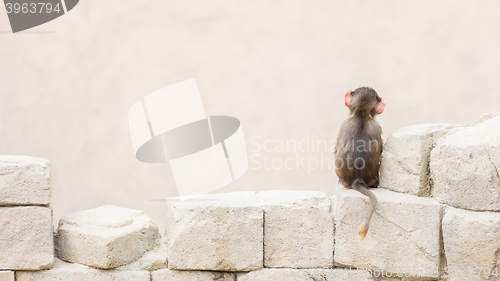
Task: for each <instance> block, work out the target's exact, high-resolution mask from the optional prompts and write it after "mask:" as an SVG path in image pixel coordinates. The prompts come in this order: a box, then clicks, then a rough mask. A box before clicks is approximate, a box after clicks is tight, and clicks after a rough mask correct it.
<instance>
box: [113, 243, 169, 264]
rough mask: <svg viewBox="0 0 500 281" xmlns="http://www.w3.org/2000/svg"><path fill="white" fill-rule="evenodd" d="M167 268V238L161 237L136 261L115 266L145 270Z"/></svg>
mask: <svg viewBox="0 0 500 281" xmlns="http://www.w3.org/2000/svg"><path fill="white" fill-rule="evenodd" d="M163 268H167V240H166V239H165V238H162V239H161V240H160V243H159V245H157V246H156V247H155V248H154V249H153V250H150V251H148V252H146V253H145V254H144V255H143V256H142V257H141V258H140V259H139V260H138V261H136V262H133V263H131V264H128V265H124V266H121V267H117V268H116V270H147V271H153V270H158V269H163Z"/></svg>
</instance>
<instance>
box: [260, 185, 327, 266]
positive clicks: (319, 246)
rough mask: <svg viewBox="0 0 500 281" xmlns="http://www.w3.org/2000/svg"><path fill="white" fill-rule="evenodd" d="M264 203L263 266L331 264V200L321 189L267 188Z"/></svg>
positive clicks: (262, 196)
mask: <svg viewBox="0 0 500 281" xmlns="http://www.w3.org/2000/svg"><path fill="white" fill-rule="evenodd" d="M258 197H259V199H260V201H261V203H262V206H263V207H264V267H289V268H324V267H332V266H333V219H332V216H331V215H330V207H331V202H330V199H329V198H328V196H327V195H326V194H325V193H324V192H318V191H293V190H286V191H285V190H269V191H263V192H260V193H259V194H258Z"/></svg>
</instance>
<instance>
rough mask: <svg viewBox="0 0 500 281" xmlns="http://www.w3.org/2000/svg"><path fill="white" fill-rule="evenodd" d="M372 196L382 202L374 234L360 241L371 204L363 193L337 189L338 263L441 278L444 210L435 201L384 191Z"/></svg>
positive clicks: (372, 229) (373, 225)
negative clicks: (360, 231) (363, 223)
mask: <svg viewBox="0 0 500 281" xmlns="http://www.w3.org/2000/svg"><path fill="white" fill-rule="evenodd" d="M372 191H373V193H375V195H376V196H377V199H378V202H379V203H378V204H377V206H376V209H375V212H374V214H373V217H372V220H371V222H370V228H369V231H368V235H367V236H366V238H365V239H364V240H363V241H360V238H359V236H358V227H359V225H360V223H361V221H362V217H363V216H364V215H365V214H366V211H367V210H368V205H369V200H368V198H367V197H365V196H364V195H362V194H361V193H359V192H357V191H354V190H348V189H345V188H343V187H342V186H340V185H338V186H337V187H336V190H335V193H336V200H337V208H336V213H335V225H336V228H335V252H334V260H335V262H336V263H338V264H343V265H347V266H350V267H353V268H358V267H361V268H365V269H371V270H375V269H378V270H385V271H390V272H391V273H393V274H397V273H405V272H407V271H412V272H413V271H421V272H422V274H421V275H422V276H423V277H433V276H437V271H438V269H439V265H440V264H439V262H440V242H439V237H440V224H441V215H442V206H441V205H440V204H439V203H437V202H435V201H434V200H433V199H430V198H423V197H416V196H410V195H406V194H402V193H397V192H392V191H389V190H385V189H380V188H378V189H372Z"/></svg>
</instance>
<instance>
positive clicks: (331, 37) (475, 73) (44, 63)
mask: <svg viewBox="0 0 500 281" xmlns="http://www.w3.org/2000/svg"><path fill="white" fill-rule="evenodd" d="M499 11H500V2H498V1H457V0H453V1H451V0H449V1H434V0H421V1H400V0H398V1H396V0H387V1H368V0H367V1H325V0H323V1H298V0H288V1H267V0H266V1H261V0H257V1H217V0H216V1H214V0H210V1H190V0H188V1H186V0H182V1H173V0H169V1H118V0H106V1H98V0H82V1H80V3H79V4H78V5H77V6H76V7H75V9H73V10H72V11H70V12H69V13H68V14H67V15H65V16H63V17H61V18H59V19H56V20H54V21H51V22H49V23H47V24H44V25H42V26H39V27H36V28H34V29H31V30H28V31H25V32H21V33H19V34H12V33H11V31H10V25H9V23H8V18H7V14H6V13H5V9H4V8H3V6H2V8H0V136H1V137H0V154H22V155H31V156H38V157H44V158H47V159H49V160H50V161H51V162H52V167H53V172H52V176H53V204H52V206H53V208H54V218H55V223H56V224H57V221H58V219H59V218H61V217H62V216H64V215H66V214H68V213H71V212H75V211H79V210H84V209H87V208H92V207H97V206H100V205H104V204H114V205H118V206H123V207H129V208H135V209H141V210H144V211H145V212H146V214H147V215H149V216H150V217H151V218H153V220H155V221H156V222H157V223H158V224H159V225H160V226H163V225H164V222H163V217H164V216H163V212H164V205H165V201H164V200H162V198H165V197H167V196H176V195H177V191H176V189H175V183H174V180H173V177H172V173H171V171H170V167H169V166H168V164H167V165H159V164H146V163H141V162H139V161H137V160H136V159H135V157H134V153H133V150H132V144H131V140H130V136H129V131H128V120H127V112H128V109H129V107H130V106H131V105H132V104H133V103H134V102H135V101H137V100H138V99H140V98H141V97H143V96H145V95H147V94H149V93H151V92H153V91H154V90H157V89H160V88H162V87H165V86H167V85H170V84H173V83H176V82H180V81H183V80H186V79H189V78H193V77H194V78H196V79H197V82H198V86H199V89H200V92H201V96H202V100H203V103H204V106H205V110H206V112H207V114H209V115H229V116H234V117H237V118H239V119H240V120H241V122H242V126H243V131H244V134H245V138H246V141H247V146H248V149H249V156H250V157H254V158H252V159H254V160H257V161H261V162H260V163H261V164H264V163H263V162H262V161H263V158H264V157H268V158H269V159H271V160H272V159H278V160H272V161H276V162H275V163H274V164H275V167H276V166H277V164H279V161H284V160H286V159H287V158H288V157H292V158H293V157H295V158H297V157H298V158H299V159H304V158H305V159H306V161H308V159H316V160H318V159H319V160H321V157H326V158H328V157H330V158H331V154H330V153H329V152H328V151H324V150H322V151H317V150H314V151H313V148H312V144H310V145H309V146H308V149H307V151H303V152H302V151H297V152H296V151H293V150H289V151H285V152H280V151H277V150H279V148H276V147H275V146H276V145H277V144H279V141H280V140H281V141H287V140H288V141H295V142H300V141H304V142H305V140H307V138H310V139H311V140H312V139H314V140H327V141H330V140H333V139H335V137H336V135H337V133H338V129H339V125H340V123H341V121H342V119H343V118H345V117H346V116H347V110H346V109H345V107H344V105H343V95H344V93H345V92H346V91H347V90H351V89H355V88H357V87H359V86H365V85H368V86H371V87H373V88H375V89H376V90H377V92H378V93H379V94H380V95H381V96H382V98H383V99H385V100H386V101H387V104H388V105H387V108H386V111H385V112H384V114H382V115H381V116H379V117H378V120H379V122H380V123H381V125H382V127H383V129H384V137H387V136H388V134H389V133H390V132H391V131H393V130H396V129H398V128H401V127H404V126H408V125H413V124H419V123H438V122H449V123H462V124H463V123H466V124H471V125H472V124H475V123H476V122H477V121H478V116H479V115H480V114H482V113H485V112H500V17H498V13H499ZM251 140H253V142H254V144H252V141H251ZM265 140H270V141H272V142H270V143H268V146H267V148H269V149H270V150H271V151H270V152H267V151H263V150H260V151H256V150H257V145H256V144H255V143H259V144H261V145H262V144H263V143H264V141H265ZM311 143H312V142H311ZM294 165H295V164H294ZM256 166H257V164H256V163H255V162H251V163H250V167H251V169H249V170H248V171H247V172H246V174H245V175H244V176H242V177H241V178H240V179H239V180H237V181H236V182H234V183H232V184H230V185H228V186H226V187H224V188H222V189H221V190H219V191H220V192H227V191H237V190H255V191H259V190H267V189H301V190H322V191H326V192H327V193H328V194H331V190H332V186H333V184H334V183H335V182H336V181H337V178H336V176H335V175H334V174H335V173H334V171H333V169H332V168H331V169H328V167H326V166H324V167H322V168H321V167H318V168H316V169H311V170H309V171H308V170H307V169H304V168H302V166H300V165H298V166H297V165H295V168H294V169H286V168H281V169H272V168H271V169H266V168H265V167H264V166H261V168H260V169H256Z"/></svg>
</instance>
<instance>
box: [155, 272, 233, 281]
mask: <svg viewBox="0 0 500 281" xmlns="http://www.w3.org/2000/svg"><path fill="white" fill-rule="evenodd" d="M151 276H152V278H151V280H152V281H236V274H235V273H230V272H217V271H184V270H182V271H181V270H170V269H162V270H157V271H153V272H152V273H151Z"/></svg>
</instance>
